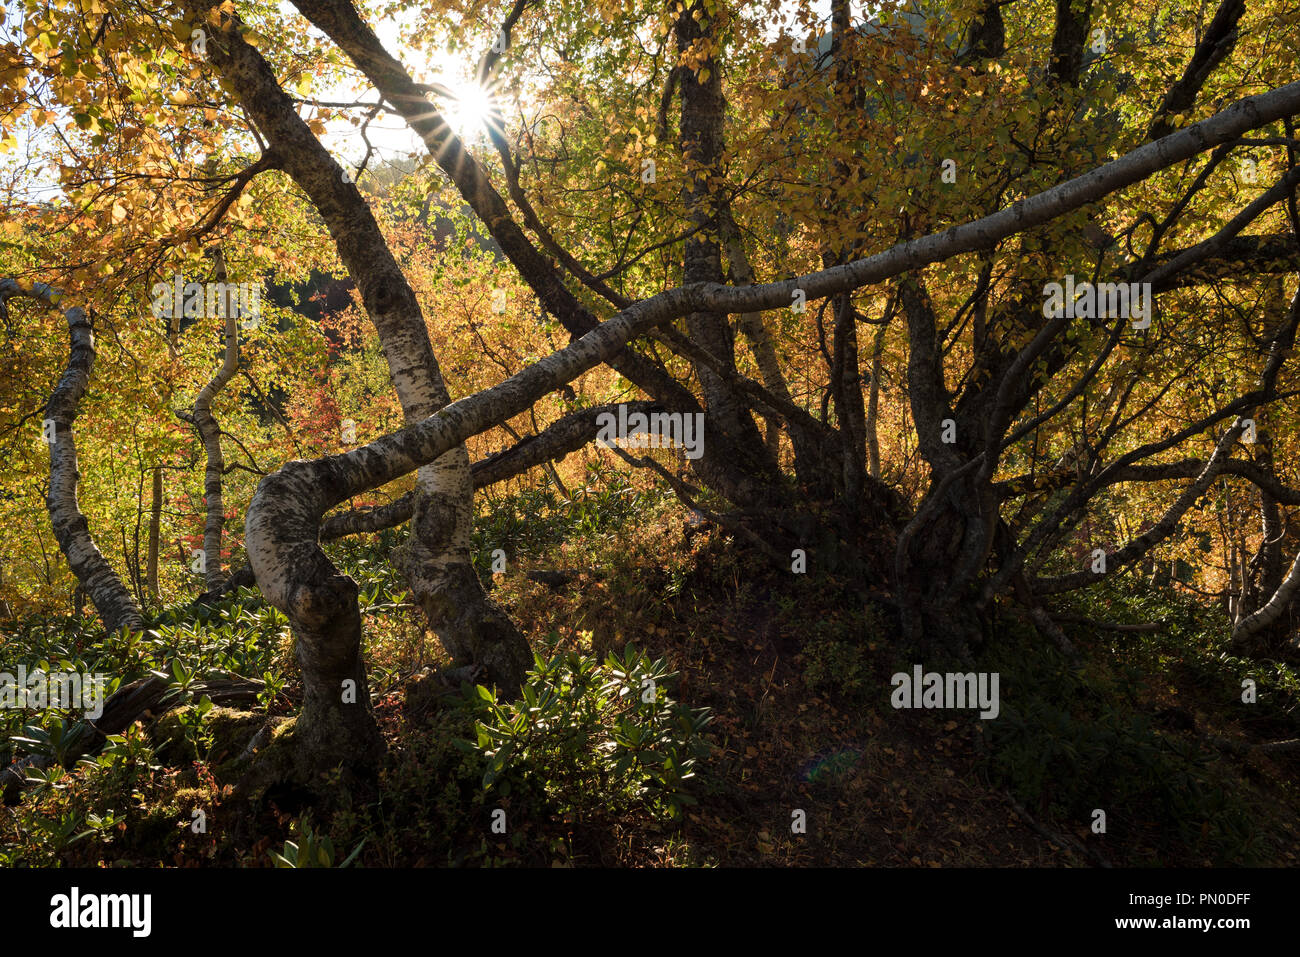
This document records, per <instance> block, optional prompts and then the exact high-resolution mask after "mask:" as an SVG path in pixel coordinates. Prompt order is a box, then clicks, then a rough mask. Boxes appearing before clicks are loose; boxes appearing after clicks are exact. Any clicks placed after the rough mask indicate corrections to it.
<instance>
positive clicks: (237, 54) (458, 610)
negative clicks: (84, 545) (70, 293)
mask: <svg viewBox="0 0 1300 957" xmlns="http://www.w3.org/2000/svg"><path fill="white" fill-rule="evenodd" d="M209 6H210V5H209V4H208V3H206V2H200V3H196V4H194V8H195V9H197V10H202V11H204V12H206V10H207V9H208V7H209ZM218 16H219V21H220V26H219V27H214V29H217V30H218V32H219V34H220V35H219V36H218V37H217V40H218V42H217V43H210V44H208V48H207V49H208V52H209V55H210V56H211V59H212V63H213V65H214V66H215V67H216V68H217V69H218V70H219V71H221V73H222V75H223V76H224V77H225V78H226V79H227V80H228V81H229V82H230V83H231V84H232V86H233V88H234V90H235V92H236V94H237V95H238V96H239V98H240V99H241V101H242V102H243V104H244V107H245V109H247V110H248V113H249V115H250V116H251V117H252V119H253V121H254V122H255V123H256V124H257V126H258V128H259V129H260V130H261V131H262V133H263V135H264V136H265V137H266V138H267V140H268V141H269V143H270V145H271V148H272V149H273V150H274V151H276V153H277V154H278V158H279V161H280V163H281V165H282V166H283V168H284V169H285V171H286V172H288V173H289V175H290V176H291V177H292V178H293V180H294V182H296V183H297V184H298V186H299V187H300V188H301V189H302V190H303V191H304V192H305V193H306V194H307V195H308V196H309V197H310V199H311V201H312V203H313V205H314V206H315V207H316V209H317V210H319V212H320V214H321V216H322V218H323V219H324V220H325V223H326V225H327V227H328V228H329V230H330V234H331V236H332V237H333V239H334V242H335V245H336V247H337V248H338V252H339V257H340V259H342V261H343V264H344V266H346V267H347V270H348V272H349V273H350V274H351V275H352V277H353V278H354V279H355V280H356V283H357V289H358V291H359V292H360V294H361V298H362V303H363V305H364V307H365V309H366V312H367V314H368V315H369V316H370V318H371V320H372V321H373V323H374V325H375V328H376V330H377V331H378V333H379V339H380V345H381V347H382V348H383V351H384V357H385V359H386V360H387V362H388V368H389V374H390V376H391V378H392V380H393V386H394V388H395V389H396V391H397V396H398V399H399V401H400V402H401V405H402V411H403V413H404V415H405V418H406V421H407V422H408V423H412V424H413V423H416V422H420V421H422V420H424V419H426V418H428V417H429V416H431V415H433V414H434V413H435V412H437V411H438V410H439V409H441V408H443V407H444V406H445V405H447V403H448V402H449V401H450V396H449V394H448V392H447V387H446V385H445V383H444V382H443V379H442V375H441V372H440V371H439V368H438V364H437V361H436V359H435V358H434V355H433V349H432V346H431V345H430V343H429V333H428V328H427V326H426V323H425V318H424V314H423V312H422V310H421V309H420V305H419V302H418V301H417V300H416V296H415V292H414V290H413V289H412V288H411V286H410V284H409V283H408V282H407V280H406V277H405V275H403V273H402V271H401V268H400V267H399V266H398V264H397V261H396V259H395V258H394V257H393V254H392V252H391V250H390V249H389V248H388V245H387V243H386V241H385V239H384V236H383V233H382V232H381V231H380V229H379V225H378V223H377V222H376V221H375V218H374V215H373V214H372V213H371V211H370V207H369V205H368V204H367V203H366V201H365V199H364V198H363V197H362V196H361V193H360V192H359V191H358V189H357V187H356V185H355V184H354V183H353V182H352V177H350V176H346V175H344V172H343V170H342V169H341V168H340V167H339V165H338V164H337V163H336V162H335V161H334V159H333V158H332V157H331V156H330V155H329V153H328V151H326V149H325V148H324V146H322V145H321V143H320V141H319V140H317V139H316V137H315V136H314V135H312V133H311V131H310V130H309V128H308V127H307V124H306V123H305V122H303V120H302V119H301V118H300V117H299V116H298V114H297V112H296V110H295V108H294V104H293V101H292V100H291V99H290V98H289V97H288V96H287V95H286V94H285V93H284V91H283V90H282V89H281V88H280V86H279V84H278V83H277V81H276V78H275V75H274V74H273V73H272V71H271V69H270V67H269V65H268V64H267V63H266V61H265V59H263V57H262V56H261V54H260V53H259V52H258V51H257V50H256V49H255V48H254V47H252V46H250V45H249V44H248V43H247V42H245V40H244V39H243V37H242V36H241V35H240V33H239V30H238V20H237V19H236V18H234V17H232V16H230V15H228V14H219V15H218ZM469 464H470V463H469V453H468V452H467V450H466V449H465V448H464V446H463V445H462V446H459V447H457V448H453V449H450V450H449V451H448V452H447V453H446V454H445V455H443V456H442V457H440V458H439V459H438V460H437V461H435V462H433V463H430V464H428V465H425V466H423V467H422V468H420V470H419V489H420V498H419V499H418V501H417V503H416V506H415V510H414V514H413V516H412V519H411V533H410V538H409V540H408V542H407V544H406V545H405V547H404V549H403V551H402V553H401V555H400V562H401V565H402V567H403V571H404V572H405V575H406V578H407V581H408V583H409V584H410V586H411V592H412V595H413V596H414V598H415V599H416V601H417V602H418V603H419V604H420V606H421V608H422V609H423V611H424V614H425V616H426V618H427V620H428V622H429V625H430V627H431V628H432V629H433V631H434V632H435V633H436V634H437V635H438V638H439V639H440V640H441V641H442V643H443V645H444V647H446V649H447V650H448V652H449V653H450V654H451V656H452V657H453V659H455V660H456V661H457V662H458V663H460V664H467V665H471V666H474V667H477V668H481V669H482V670H483V672H484V673H485V677H486V679H487V680H488V681H489V682H491V683H493V684H495V685H497V686H498V687H499V688H500V689H501V690H503V691H504V692H506V693H507V694H509V693H513V692H514V691H515V690H517V689H518V688H519V686H520V684H521V683H522V681H523V678H524V675H525V674H526V672H527V670H528V668H529V667H530V666H531V665H532V652H531V650H530V649H529V647H528V642H527V640H526V639H525V638H524V637H523V635H522V634H521V633H520V631H519V630H518V629H517V628H516V627H515V626H514V624H513V623H512V622H511V621H510V619H509V617H508V616H507V615H506V614H505V612H504V611H502V610H501V608H500V607H498V606H497V605H496V603H495V602H493V601H491V599H489V598H488V597H487V595H486V593H485V592H484V591H483V587H482V585H481V583H480V582H479V580H478V576H477V575H476V574H475V572H474V569H473V564H472V562H471V556H470V532H471V529H472V524H473V484H472V480H471V477H470V471H469ZM256 567H257V566H256V563H254V568H255V569H256ZM258 584H259V585H260V586H261V587H262V590H263V591H264V592H265V591H266V584H265V583H264V582H263V581H262V580H261V575H260V574H259V575H258ZM355 590H356V586H355V584H354V583H351V582H350V580H348V579H343V578H342V577H339V579H338V580H337V581H335V582H334V583H333V584H332V585H331V586H330V595H331V597H330V598H329V599H328V600H327V601H326V603H325V604H324V605H320V606H319V608H320V609H321V610H322V611H321V613H325V612H327V611H328V610H329V609H331V608H333V607H334V605H335V603H336V602H337V604H338V607H339V608H340V609H344V608H346V609H354V608H355V605H356V601H355ZM349 596H350V597H349ZM340 614H343V612H340ZM346 614H347V615H348V616H349V617H350V615H351V611H348V612H347V613H346ZM316 615H317V611H313V610H312V609H309V608H305V609H304V610H303V616H304V618H303V623H304V628H305V632H304V633H305V634H309V635H310V634H313V633H315V632H316V631H317V630H319V629H322V628H323V629H326V630H328V631H331V632H333V631H335V630H337V629H339V628H342V629H344V631H347V630H348V629H349V628H350V627H351V625H350V623H349V622H348V621H345V620H342V619H340V620H338V621H323V620H322V621H317V620H316V619H315V616H316ZM328 646H331V643H330V642H328V641H327V642H325V644H324V645H322V644H319V643H317V642H316V641H314V640H311V639H307V640H302V639H300V641H299V643H298V655H299V660H300V661H301V662H302V665H303V670H304V674H306V673H307V672H309V671H313V672H314V671H318V670H319V671H321V674H322V677H323V680H324V681H325V682H326V683H327V684H328V683H329V682H334V681H336V679H337V680H346V679H348V678H354V679H356V680H358V681H359V682H361V684H359V685H358V687H359V688H363V687H364V674H354V672H356V671H357V669H358V668H359V667H360V666H359V663H358V662H359V659H357V661H356V662H352V661H349V662H348V663H347V664H346V665H344V664H342V663H340V662H338V661H326V660H316V659H317V658H318V657H319V656H320V655H321V654H323V653H322V652H320V651H319V649H320V648H323V647H328ZM322 669H323V670H322ZM340 669H342V670H340ZM345 672H346V674H345ZM363 697H367V698H368V695H363ZM359 700H360V698H358V701H359ZM332 707H333V706H326V705H325V703H324V702H315V703H314V704H313V706H312V707H311V708H304V712H303V713H304V718H308V717H309V716H312V715H321V716H326V715H329V714H331V709H332ZM363 708H364V709H365V710H366V711H367V713H368V708H369V704H368V701H367V703H366V704H365V705H364V706H363ZM311 723H312V722H311V720H309V721H308V724H309V725H310V724H311ZM371 727H373V723H371ZM336 731H340V732H341V728H340V729H335V731H331V730H330V720H329V719H328V718H323V719H322V721H321V722H320V726H319V728H317V729H315V730H313V731H312V732H311V733H313V734H317V733H319V734H320V735H322V736H323V737H322V740H327V739H328V738H329V736H330V735H331V734H334V733H336ZM356 733H362V732H361V731H357V732H356Z"/></svg>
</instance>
